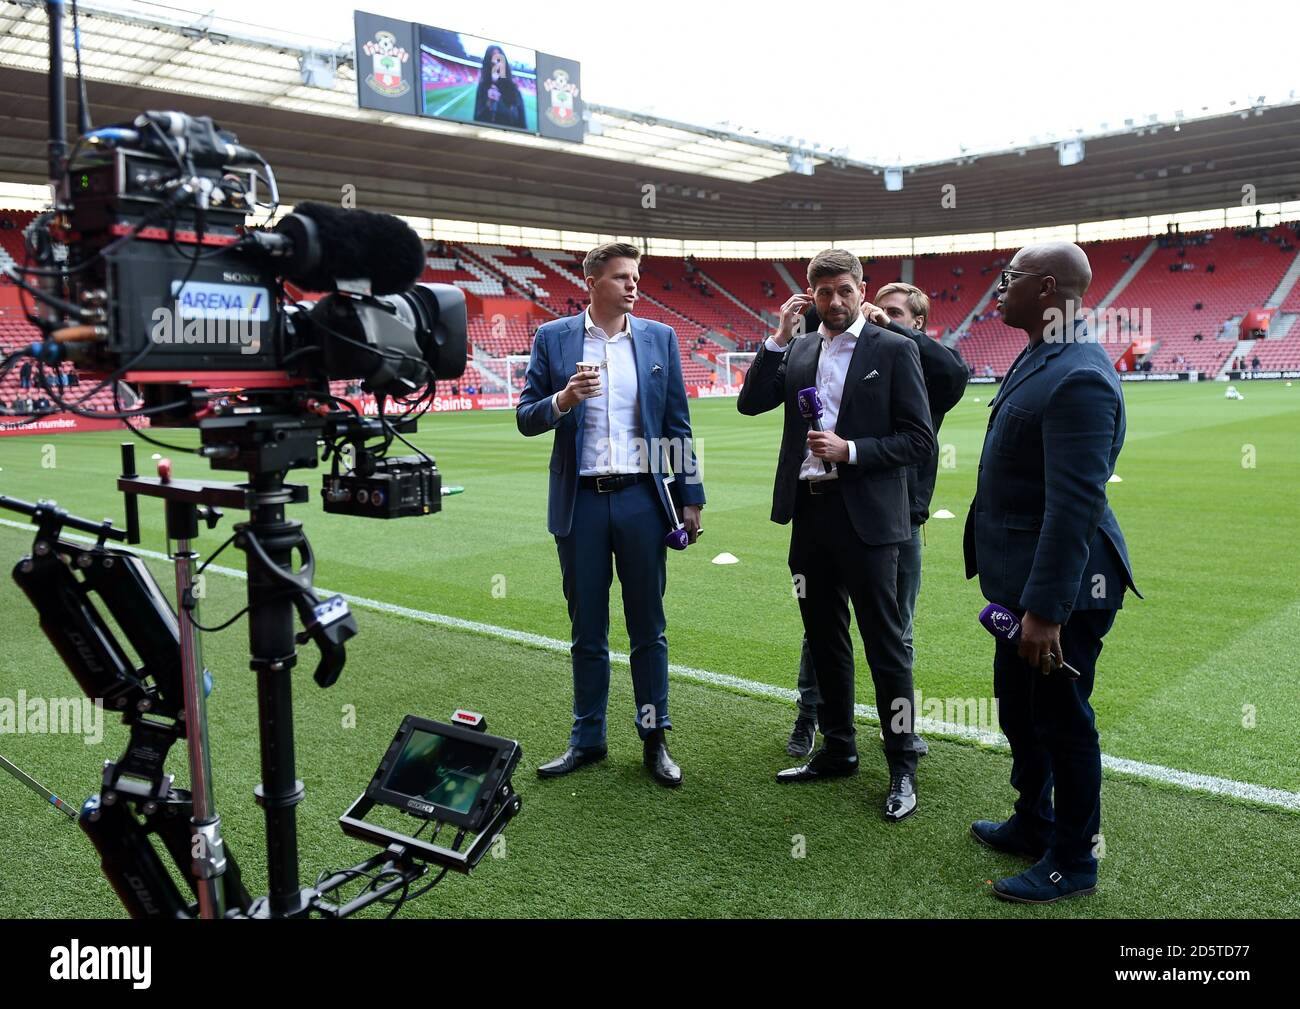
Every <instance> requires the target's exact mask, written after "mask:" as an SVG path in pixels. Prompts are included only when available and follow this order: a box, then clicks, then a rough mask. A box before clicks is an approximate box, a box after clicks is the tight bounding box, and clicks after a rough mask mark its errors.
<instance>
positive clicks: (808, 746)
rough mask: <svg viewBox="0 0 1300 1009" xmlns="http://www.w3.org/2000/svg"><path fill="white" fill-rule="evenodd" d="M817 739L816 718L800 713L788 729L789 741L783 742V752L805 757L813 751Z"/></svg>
mask: <svg viewBox="0 0 1300 1009" xmlns="http://www.w3.org/2000/svg"><path fill="white" fill-rule="evenodd" d="M816 741H817V719H815V718H813V717H812V716H811V715H800V716H799V717H798V718H796V719H795V720H794V728H793V729H791V730H790V741H789V742H788V743H786V744H785V752H786V753H788V754H790V756H792V757H806V756H808V754H810V753H812V751H813V744H814V743H815V742H816Z"/></svg>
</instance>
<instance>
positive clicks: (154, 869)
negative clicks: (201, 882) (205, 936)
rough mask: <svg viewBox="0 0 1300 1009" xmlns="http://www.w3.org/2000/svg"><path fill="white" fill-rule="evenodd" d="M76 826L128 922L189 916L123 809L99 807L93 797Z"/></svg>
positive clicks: (144, 832)
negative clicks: (91, 848)
mask: <svg viewBox="0 0 1300 1009" xmlns="http://www.w3.org/2000/svg"><path fill="white" fill-rule="evenodd" d="M79 823H80V824H81V829H82V830H84V831H85V832H86V836H88V837H89V838H90V840H91V843H92V844H94V846H95V848H96V850H98V852H99V860H100V866H101V867H102V868H103V870H104V876H105V878H106V879H107V880H108V882H109V883H110V884H111V885H112V887H113V889H114V890H115V891H117V896H118V899H119V900H121V901H122V906H123V907H125V908H126V910H127V913H128V914H130V915H131V917H132V918H188V917H190V916H191V912H190V906H189V903H188V902H187V901H186V900H185V899H184V898H183V897H182V896H181V892H180V890H179V889H177V887H176V884H175V883H174V882H173V881H172V878H171V875H170V874H169V873H168V872H167V868H166V866H164V865H163V863H162V860H161V859H160V858H159V857H158V853H157V852H156V851H154V847H153V845H152V844H151V843H150V841H149V836H148V831H147V830H146V829H145V828H144V826H142V825H141V823H140V822H139V821H138V820H137V819H136V818H135V815H134V814H133V813H132V812H131V810H130V809H129V807H128V804H127V803H124V802H116V803H114V804H113V805H111V806H103V805H100V804H99V797H98V796H95V797H94V798H93V799H92V800H90V801H89V802H88V803H87V808H86V809H84V810H82V814H81V819H80V821H79Z"/></svg>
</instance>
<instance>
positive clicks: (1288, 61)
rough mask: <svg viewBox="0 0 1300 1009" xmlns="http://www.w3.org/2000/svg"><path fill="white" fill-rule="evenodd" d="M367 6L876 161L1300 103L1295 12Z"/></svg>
mask: <svg viewBox="0 0 1300 1009" xmlns="http://www.w3.org/2000/svg"><path fill="white" fill-rule="evenodd" d="M107 2H109V3H114V0H107ZM116 5H117V6H130V5H131V4H130V3H129V2H123V0H117V2H116ZM354 6H356V5H354V4H353V3H345V2H339V0H311V2H310V3H306V2H299V0H285V2H275V3H268V2H266V0H215V2H211V0H209V2H203V0H176V2H175V4H174V5H172V6H171V7H170V8H168V9H169V10H170V11H171V12H172V13H173V14H174V13H175V9H176V8H186V9H189V10H194V11H198V12H200V13H206V12H207V11H210V10H211V11H215V12H216V14H217V15H218V16H219V17H225V18H232V19H235V20H237V21H240V22H243V23H245V24H247V25H250V26H260V27H259V29H257V33H258V34H272V35H274V34H277V33H281V32H287V31H293V32H296V33H303V32H306V33H308V34H310V35H312V36H315V37H318V38H324V39H330V40H333V41H335V42H340V41H343V40H346V39H350V38H351V36H352V11H353V9H354ZM361 6H362V9H364V10H369V11H371V12H373V13H376V14H385V15H389V16H393V17H397V18H401V19H404V20H411V21H416V22H420V23H423V24H433V25H435V26H437V27H442V28H450V29H452V30H455V31H461V32H467V33H470V34H474V35H482V36H486V37H489V38H492V39H496V40H499V41H502V42H510V43H516V44H519V45H524V46H527V47H529V48H533V49H541V50H544V51H546V52H550V53H553V54H555V55H558V56H565V57H569V58H572V59H576V60H578V61H579V62H580V63H581V64H582V77H583V91H584V95H585V97H586V98H587V99H588V100H590V101H592V102H596V103H599V104H603V105H610V106H615V107H618V108H623V109H629V110H632V111H639V112H650V113H655V114H658V115H661V116H664V117H666V118H673V119H680V120H684V121H686V122H689V123H694V124H698V125H704V126H713V125H719V124H722V123H724V122H725V123H728V124H729V125H730V126H731V128H733V129H734V128H738V127H739V128H746V129H748V128H757V129H758V130H759V131H760V132H761V133H763V134H765V135H769V136H775V137H777V138H784V137H786V136H790V137H793V138H794V139H795V140H796V141H797V140H800V139H802V140H804V141H805V142H806V143H807V144H808V145H812V144H813V143H820V144H821V145H822V146H823V147H824V148H831V147H845V148H848V149H849V151H850V152H851V154H852V155H853V156H854V157H857V158H860V159H862V160H870V161H877V162H884V163H891V162H894V161H901V162H903V163H914V162H918V161H927V160H934V159H940V158H947V157H951V156H955V155H957V154H959V153H960V148H961V146H962V145H964V146H966V147H967V148H969V149H970V150H972V151H978V150H992V149H998V148H1002V147H1006V146H1011V145H1014V144H1016V143H1025V142H1029V141H1030V140H1031V138H1033V137H1038V138H1039V139H1040V140H1042V141H1046V140H1048V139H1049V134H1051V133H1055V135H1056V137H1057V138H1063V137H1066V136H1072V135H1073V134H1074V130H1075V128H1076V127H1083V128H1084V130H1085V132H1089V133H1091V132H1096V131H1097V130H1098V129H1099V127H1100V125H1101V124H1102V123H1103V122H1107V123H1109V124H1110V125H1111V126H1112V127H1118V126H1120V125H1121V124H1122V122H1123V120H1124V119H1125V118H1132V119H1136V120H1139V121H1142V120H1144V119H1145V117H1146V116H1147V115H1148V114H1150V113H1158V114H1160V115H1161V116H1162V117H1167V116H1172V114H1173V113H1174V111H1175V110H1182V111H1184V112H1185V113H1186V114H1187V115H1188V116H1193V115H1196V114H1198V113H1199V112H1200V110H1201V107H1202V106H1203V105H1212V106H1216V107H1219V106H1222V105H1224V104H1225V103H1226V102H1228V101H1229V100H1231V99H1236V100H1237V102H1238V103H1239V105H1241V104H1246V103H1248V102H1250V101H1253V100H1254V99H1256V98H1258V97H1259V96H1261V95H1263V96H1266V97H1267V99H1268V100H1269V101H1270V102H1271V101H1275V100H1278V99H1285V98H1287V96H1288V95H1292V96H1293V97H1295V96H1296V95H1300V60H1297V58H1296V56H1295V45H1296V40H1297V39H1298V38H1300V3H1296V2H1295V0H1267V2H1265V0H1234V2H1232V3H1230V4H1220V3H1200V2H1198V0H1189V2H1186V3H1169V2H1164V0H1161V2H1150V0H1093V2H1086V0H1085V2H1078V3H1069V4H1065V3H1051V2H1048V3H1039V2H1035V0H1001V2H998V0H992V2H983V3H978V4H977V3H955V2H937V0H904V2H901V3H898V4H896V5H886V4H880V3H871V4H859V3H854V2H849V3H844V4H841V5H838V6H832V5H829V4H825V5H821V4H817V3H809V2H807V0H782V2H776V3H774V2H769V0H756V2H749V3H743V2H725V3H724V2H717V0H692V2H685V0H656V2H653V3H640V4H630V3H607V4H597V3H592V2H587V3H576V2H567V3H566V2H557V0H550V2H543V0H496V2H492V3H482V2H469V3H464V4H457V3H441V4H433V3H429V2H428V0H421V2H416V0H368V2H365V3H363V4H362V5H361ZM155 9H156V10H162V9H163V8H161V7H158V8H155ZM800 14H803V15H805V16H802V17H800V16H799V15H800ZM264 29H270V31H265V30H264Z"/></svg>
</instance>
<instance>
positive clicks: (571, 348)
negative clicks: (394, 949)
mask: <svg viewBox="0 0 1300 1009" xmlns="http://www.w3.org/2000/svg"><path fill="white" fill-rule="evenodd" d="M640 256H641V253H640V251H639V250H638V249H637V248H636V246H634V245H628V244H626V243H622V242H612V243H609V244H607V245H602V246H599V247H598V248H595V249H593V250H592V251H591V252H589V253H588V254H587V257H586V259H585V260H584V262H583V274H584V276H585V278H586V282H587V289H588V292H589V294H590V296H591V304H590V307H588V308H587V310H586V311H584V312H583V313H582V314H581V315H575V316H571V317H570V318H567V319H557V320H555V321H553V322H548V323H546V324H545V325H543V326H542V327H541V328H539V329H538V330H537V335H536V337H535V338H534V340H533V351H532V357H531V359H530V360H529V362H528V376H527V381H526V383H525V386H524V390H523V392H522V393H521V394H520V397H519V406H518V408H517V410H516V414H515V419H516V422H517V423H518V425H519V430H520V432H521V433H522V434H524V435H527V436H529V437H532V436H534V435H539V434H543V433H545V432H547V431H554V432H555V440H554V443H553V444H552V447H551V465H550V470H551V477H550V495H549V499H548V504H547V515H546V525H547V528H548V529H549V530H550V532H551V534H552V535H554V536H555V544H556V548H557V550H558V552H559V555H560V571H561V573H562V575H563V582H564V597H565V599H566V600H567V602H568V604H569V618H570V620H571V621H572V623H573V635H572V641H573V644H572V647H571V649H570V654H571V655H572V658H573V730H572V732H571V733H570V735H569V746H568V748H567V749H566V750H565V751H564V753H563V754H561V755H560V756H559V757H556V758H555V759H554V760H552V761H549V762H547V763H545V764H543V765H541V766H540V767H539V768H538V769H537V773H538V775H539V776H540V777H543V778H554V777H559V776H560V775H564V774H568V773H570V772H571V771H575V770H577V769H578V768H579V767H581V766H583V765H584V764H588V763H591V762H592V761H595V760H600V759H601V758H603V757H604V756H605V753H606V744H605V708H606V706H607V703H608V700H609V587H610V584H611V583H612V581H613V575H614V571H615V570H617V571H618V579H619V583H620V584H621V586H622V592H623V614H624V617H625V619H626V621H627V633H628V639H629V642H630V643H631V648H632V651H631V665H632V685H633V690H634V693H635V695H636V727H637V733H638V734H639V735H640V737H641V739H642V741H643V749H644V761H645V765H646V767H648V768H649V769H650V773H651V774H652V776H653V777H654V778H655V780H656V781H658V782H660V783H661V784H664V785H667V786H669V787H675V786H677V785H680V784H681V781H682V772H681V768H680V767H678V765H677V764H676V762H675V761H674V760H673V758H672V756H671V755H670V754H669V752H668V747H667V745H666V743H665V741H664V730H666V729H671V728H672V722H671V721H670V719H669V717H668V641H667V638H665V636H664V629H665V626H666V621H665V619H664V606H663V597H664V589H665V586H666V584H667V582H666V568H665V558H666V549H667V548H666V546H665V536H666V535H667V534H668V533H669V532H670V530H671V529H672V528H673V525H672V518H671V517H672V516H677V515H678V512H679V511H680V516H679V517H680V522H681V524H682V526H683V527H684V528H685V530H686V533H687V538H688V541H689V542H691V543H694V542H695V540H696V538H697V537H698V536H699V534H700V509H701V508H702V507H703V505H704V485H703V483H702V482H701V475H700V469H699V464H698V462H697V460H696V458H695V453H694V450H693V449H692V447H691V418H690V413H689V411H688V409H687V405H686V386H685V384H684V383H683V381H682V365H681V356H680V354H679V351H678V348H677V334H676V333H674V332H673V330H672V328H671V327H670V326H665V325H663V324H662V323H658V322H651V321H650V320H648V319H638V318H636V317H635V316H633V315H632V314H631V311H632V307H633V306H634V305H635V304H636V299H637V284H638V283H639V281H640V275H639V273H638V268H637V264H638V262H639V260H640ZM580 365H581V367H580ZM670 474H671V477H672V480H671V483H672V486H673V489H672V492H671V493H670V491H669V489H668V481H667V480H666V477H668V476H669V475H670Z"/></svg>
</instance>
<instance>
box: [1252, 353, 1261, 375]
mask: <svg viewBox="0 0 1300 1009" xmlns="http://www.w3.org/2000/svg"><path fill="white" fill-rule="evenodd" d="M1250 370H1251V371H1259V355H1258V354H1256V355H1255V356H1254V357H1252V358H1251V359H1250Z"/></svg>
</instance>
